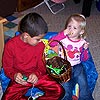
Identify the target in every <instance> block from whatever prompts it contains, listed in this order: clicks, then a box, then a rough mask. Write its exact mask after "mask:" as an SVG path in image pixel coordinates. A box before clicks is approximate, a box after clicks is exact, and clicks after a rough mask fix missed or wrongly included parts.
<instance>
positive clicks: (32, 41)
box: [23, 33, 45, 46]
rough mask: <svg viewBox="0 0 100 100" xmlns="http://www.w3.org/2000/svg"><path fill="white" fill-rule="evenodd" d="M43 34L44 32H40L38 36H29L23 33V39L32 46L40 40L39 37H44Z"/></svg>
mask: <svg viewBox="0 0 100 100" xmlns="http://www.w3.org/2000/svg"><path fill="white" fill-rule="evenodd" d="M44 35H45V34H41V35H38V36H34V37H31V36H30V35H29V34H27V33H25V35H24V40H23V41H24V42H26V43H28V44H30V45H32V46H35V45H37V44H38V43H39V42H41V39H42V38H43V37H44Z"/></svg>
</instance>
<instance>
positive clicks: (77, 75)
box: [62, 64, 94, 100]
mask: <svg viewBox="0 0 100 100" xmlns="http://www.w3.org/2000/svg"><path fill="white" fill-rule="evenodd" d="M76 83H78V84H79V90H80V91H79V99H78V100H94V99H93V97H92V94H91V93H90V90H89V88H88V83H87V78H86V74H85V70H84V68H83V66H82V64H78V65H75V66H73V69H72V78H71V80H70V81H68V82H65V83H62V86H63V88H64V89H65V96H64V97H63V99H62V100H72V90H73V88H74V86H75V84H76Z"/></svg>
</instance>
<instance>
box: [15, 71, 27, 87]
mask: <svg viewBox="0 0 100 100" xmlns="http://www.w3.org/2000/svg"><path fill="white" fill-rule="evenodd" d="M14 79H15V81H16V82H17V83H19V84H22V85H26V84H27V81H25V80H24V79H23V75H22V74H21V73H16V74H15V75H14Z"/></svg>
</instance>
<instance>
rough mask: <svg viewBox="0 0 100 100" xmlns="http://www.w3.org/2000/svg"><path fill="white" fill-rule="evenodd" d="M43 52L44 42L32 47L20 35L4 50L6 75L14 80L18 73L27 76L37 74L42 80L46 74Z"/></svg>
mask: <svg viewBox="0 0 100 100" xmlns="http://www.w3.org/2000/svg"><path fill="white" fill-rule="evenodd" d="M43 51H44V44H43V43H42V42H39V43H38V44H37V45H36V46H31V45H29V44H28V43H25V42H23V41H22V40H21V39H20V35H19V36H16V37H14V38H12V39H11V40H9V41H8V42H7V43H6V45H5V48H4V54H3V60H2V62H3V68H4V71H5V74H6V75H7V76H8V77H9V78H11V79H12V80H13V79H14V74H15V73H18V72H20V73H22V74H24V75H26V76H29V75H30V74H31V73H35V74H36V75H37V76H38V78H40V77H41V76H43V75H44V74H46V68H45V62H44V59H43Z"/></svg>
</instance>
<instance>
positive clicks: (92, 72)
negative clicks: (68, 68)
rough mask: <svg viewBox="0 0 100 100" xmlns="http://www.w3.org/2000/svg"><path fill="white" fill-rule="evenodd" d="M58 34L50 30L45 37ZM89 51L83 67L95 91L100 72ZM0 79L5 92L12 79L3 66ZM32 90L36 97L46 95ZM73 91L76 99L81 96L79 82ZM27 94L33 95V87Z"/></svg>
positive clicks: (92, 89)
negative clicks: (99, 72)
mask: <svg viewBox="0 0 100 100" xmlns="http://www.w3.org/2000/svg"><path fill="white" fill-rule="evenodd" d="M18 34H19V32H16V35H18ZM57 34H58V32H48V33H47V34H46V35H45V36H44V39H48V40H49V39H50V38H51V37H53V36H55V35H57ZM88 52H89V59H88V60H87V61H85V62H82V64H83V67H84V69H85V71H86V74H87V80H88V86H89V88H90V91H91V93H93V91H94V88H95V85H96V81H97V78H98V73H97V71H96V67H95V64H94V62H93V59H92V56H91V53H90V50H88ZM0 81H1V86H2V90H3V93H4V92H5V90H6V88H7V86H8V84H9V82H10V79H9V78H8V77H7V76H6V75H5V73H4V70H3V68H1V71H0ZM32 92H34V97H36V98H38V97H39V96H42V95H44V92H43V91H41V90H39V89H38V88H34V89H33V90H32ZM72 92H73V97H74V100H78V96H79V85H78V84H76V85H75V88H74V89H73V91H72ZM25 96H31V89H29V90H28V91H27V93H26V94H25Z"/></svg>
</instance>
